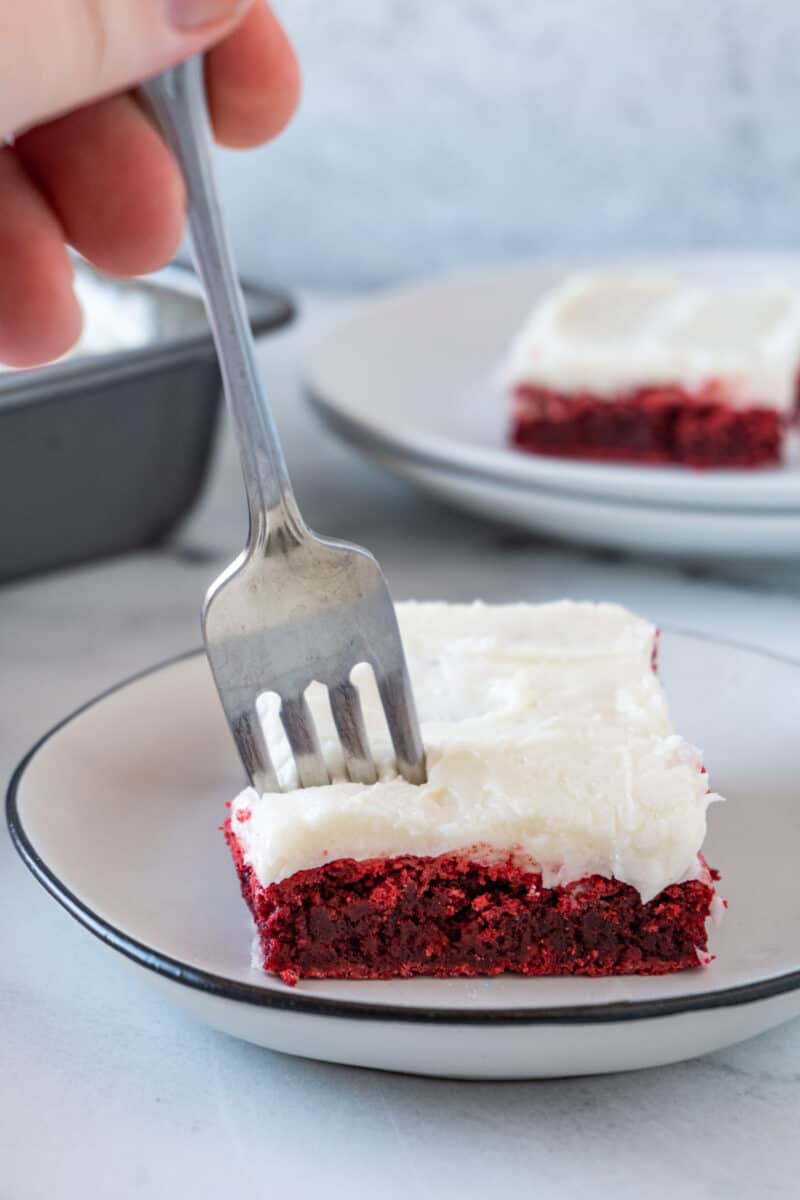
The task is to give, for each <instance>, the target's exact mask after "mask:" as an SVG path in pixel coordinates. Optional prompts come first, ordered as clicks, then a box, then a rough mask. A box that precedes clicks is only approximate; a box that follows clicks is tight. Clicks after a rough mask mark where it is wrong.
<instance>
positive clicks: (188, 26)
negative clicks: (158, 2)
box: [166, 0, 250, 33]
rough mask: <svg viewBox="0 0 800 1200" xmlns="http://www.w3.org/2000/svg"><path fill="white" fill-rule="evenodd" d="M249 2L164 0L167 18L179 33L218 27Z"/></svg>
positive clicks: (240, 0) (236, 0)
mask: <svg viewBox="0 0 800 1200" xmlns="http://www.w3.org/2000/svg"><path fill="white" fill-rule="evenodd" d="M249 3H250V0H166V5H167V18H168V20H169V22H170V24H171V25H172V26H173V27H174V28H175V29H177V30H179V31H180V32H181V33H192V32H193V31H194V30H197V29H204V28H205V27H206V26H207V25H220V24H221V23H222V22H223V21H229V20H231V18H232V17H235V16H236V14H237V13H239V12H242V11H243V10H244V9H245V8H247V7H248V5H249Z"/></svg>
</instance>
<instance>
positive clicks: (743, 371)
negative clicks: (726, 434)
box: [505, 271, 800, 413]
mask: <svg viewBox="0 0 800 1200" xmlns="http://www.w3.org/2000/svg"><path fill="white" fill-rule="evenodd" d="M799 367H800V290H797V289H795V288H792V287H789V286H785V285H781V284H760V285H751V286H747V287H746V286H741V287H722V286H716V287H713V286H705V287H701V286H698V285H696V284H690V283H684V282H681V281H680V280H678V279H674V278H672V277H670V276H666V275H650V274H644V273H641V272H637V271H629V272H622V271H618V272H598V273H594V274H585V275H574V276H572V277H570V278H568V279H566V280H565V281H564V282H563V283H562V284H561V285H560V286H559V287H557V288H555V289H554V290H553V291H552V292H550V293H549V294H548V295H547V296H545V297H544V299H542V300H541V302H540V303H539V304H537V305H536V307H535V308H534V310H533V312H532V313H531V315H530V317H529V319H528V321H527V323H526V324H525V326H524V327H523V329H522V331H521V332H520V334H519V335H518V336H517V338H516V339H515V340H514V342H513V344H512V347H511V353H510V356H509V360H508V364H507V368H506V371H505V378H506V382H507V383H508V384H509V385H511V386H514V385H517V384H520V383H533V384H537V385H539V386H541V387H546V388H550V389H552V390H553V391H559V392H566V393H570V392H576V391H583V390H586V391H591V392H592V393H593V394H595V395H597V396H600V397H603V396H605V397H610V396H612V395H614V394H616V393H619V392H624V391H628V390H631V389H634V388H638V387H644V386H647V385H650V384H654V385H655V384H670V383H672V384H681V385H682V386H685V387H686V388H687V389H688V390H689V391H699V390H700V389H701V388H702V387H703V386H704V385H706V384H709V383H711V382H717V383H721V384H722V385H723V387H724V388H725V399H726V400H727V401H728V402H729V403H731V404H733V405H739V406H745V405H747V406H749V405H755V406H759V407H769V408H776V409H779V410H780V411H781V412H785V413H788V412H790V411H791V410H792V408H793V406H794V403H795V391H796V374H797V371H798V368H799Z"/></svg>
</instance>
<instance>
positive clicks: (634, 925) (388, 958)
mask: <svg viewBox="0 0 800 1200" xmlns="http://www.w3.org/2000/svg"><path fill="white" fill-rule="evenodd" d="M224 829H225V837H226V839H227V841H228V845H229V847H230V850H231V853H232V855H233V859H234V863H235V865H236V870H237V872H238V874H239V879H240V883H241V889H242V895H243V896H244V899H245V901H246V902H247V905H248V907H249V909H250V911H251V913H252V915H253V919H254V921H255V924H256V928H257V930H258V936H259V940H260V944H261V952H262V955H263V967H264V969H265V970H266V971H271V972H273V973H275V974H277V975H280V977H281V978H282V979H283V981H284V982H285V983H289V984H294V983H296V982H297V981H298V979H302V978H306V979H309V978H311V979H313V978H336V979H392V978H397V977H408V976H411V975H438V976H448V977H452V976H457V975H465V976H475V975H499V974H500V973H501V972H503V971H511V972H515V973H517V974H521V975H630V974H637V975H663V974H667V973H669V972H672V971H679V970H682V969H684V968H687V967H697V966H700V965H701V964H703V963H706V962H708V961H710V956H709V954H708V951H707V936H706V921H707V919H708V917H709V913H710V909H711V902H712V899H713V897H714V887H713V881H714V880H715V879H717V878H719V876H718V874H717V872H715V871H711V870H709V869H708V868H707V867H706V865H705V863H704V862H703V869H704V870H703V878H701V879H697V880H691V881H688V882H686V883H676V884H672V885H671V886H670V887H667V888H665V889H664V891H663V892H661V893H660V894H659V895H658V896H656V897H655V898H654V899H653V900H650V901H649V902H648V903H647V904H642V902H641V898H640V896H639V893H638V892H637V891H636V889H635V888H633V887H630V886H629V885H628V884H625V883H620V882H619V881H617V880H614V879H605V878H603V877H601V876H599V875H591V876H587V877H586V878H585V879H581V880H578V881H576V882H574V883H569V884H565V885H564V886H560V887H553V888H545V887H543V886H542V877H541V875H540V874H538V873H536V872H534V871H532V870H529V869H525V868H524V867H521V866H519V865H518V864H517V863H515V861H514V858H513V856H509V857H508V858H507V859H505V860H503V861H499V862H493V863H491V864H484V863H480V862H476V861H474V860H472V859H471V858H470V857H469V856H468V855H467V854H444V855H441V856H439V857H437V858H422V857H418V856H415V855H402V856H398V857H396V858H374V859H369V860H367V861H363V862H357V861H355V860H354V859H338V860H336V861H334V862H330V863H326V864H325V865H324V866H321V867H317V868H315V869H313V870H308V871H298V872H296V874H294V875H291V876H290V877H289V878H288V879H284V880H281V882H280V883H274V884H271V885H270V886H268V887H262V885H261V884H260V883H259V882H258V880H257V879H256V877H255V875H254V873H253V871H252V870H251V869H250V867H248V866H247V864H246V863H245V862H244V860H243V857H242V851H241V848H240V846H239V843H238V841H237V838H236V834H235V831H234V830H233V827H232V825H231V821H230V819H228V820H227V821H226V823H225V826H224ZM701 861H702V860H701Z"/></svg>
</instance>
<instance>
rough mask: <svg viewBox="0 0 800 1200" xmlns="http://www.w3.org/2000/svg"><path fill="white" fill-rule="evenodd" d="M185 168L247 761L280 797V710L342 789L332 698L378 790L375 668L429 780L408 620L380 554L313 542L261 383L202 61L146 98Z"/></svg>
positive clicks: (307, 779)
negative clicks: (229, 538) (217, 440)
mask: <svg viewBox="0 0 800 1200" xmlns="http://www.w3.org/2000/svg"><path fill="white" fill-rule="evenodd" d="M143 90H144V93H145V95H146V97H147V98H148V100H149V102H150V104H151V107H152V108H153V110H154V113H155V115H156V117H157V119H158V121H159V122H160V124H161V127H162V129H163V131H164V134H165V136H166V139H167V141H168V143H169V144H170V145H171V147H172V149H173V151H174V153H175V155H176V157H177V159H178V162H179V163H180V166H181V169H182V171H183V175H184V178H185V180H186V187H187V192H188V197H189V230H190V234H191V240H192V246H193V251H194V258H195V263H196V267H197V271H198V274H199V276H200V279H201V281H202V283H203V286H204V289H205V296H206V303H207V306H208V310H209V317H210V320H211V326H212V329H213V331H214V339H215V342H216V346H217V353H218V355H219V360H220V365H221V368H222V377H223V380H224V384H225V392H226V395H227V397H228V404H229V408H230V413H231V417H232V419H233V427H234V431H235V434H236V438H237V441H238V445H239V453H240V455H241V459H242V470H243V474H244V485H245V491H246V493H247V504H248V508H249V513H250V534H249V538H248V544H247V547H246V549H245V550H244V552H243V553H242V554H240V555H239V557H238V558H237V559H235V561H234V562H232V563H231V564H230V566H229V567H228V568H227V569H226V570H225V571H223V573H222V575H220V577H219V578H218V579H217V580H216V581H215V582H214V583H213V584H212V585H211V588H210V590H209V592H208V595H207V597H206V601H205V606H204V609H203V635H204V638H205V644H206V650H207V652H208V658H209V661H210V663H211V669H212V671H213V674H214V679H215V681H216V685H217V688H218V690H219V694H220V699H221V700H222V705H223V707H224V709H225V713H226V715H227V718H228V723H229V725H230V727H231V732H232V733H233V736H234V739H235V741H236V745H237V747H238V750H239V754H240V756H241V759H242V763H243V764H244V767H245V770H246V771H247V774H248V775H249V777H250V779H251V781H252V783H253V785H254V786H255V787H256V788H258V790H259V791H278V790H279V783H278V778H277V775H276V772H275V769H274V767H273V764H272V760H271V757H270V752H269V748H268V746H267V744H266V739H265V737H264V733H263V729H262V726H261V722H260V720H259V717H258V713H257V711H256V701H257V699H258V697H259V696H261V695H262V694H263V693H265V692H275V693H277V695H278V696H279V698H280V701H281V709H280V717H281V722H282V724H283V727H284V729H285V731H286V736H287V739H288V742H289V745H290V747H291V750H292V753H293V755H294V759H295V763H296V766H297V773H298V777H299V780H300V784H301V786H303V787H314V786H318V785H321V784H326V783H328V782H329V775H328V770H327V767H326V763H325V760H324V757H323V754H322V751H321V749H320V743H319V738H318V735H317V731H316V729H315V725H314V721H313V718H312V716H311V712H310V710H309V706H308V702H307V700H306V697H305V692H306V689H307V688H308V686H309V685H310V684H311V683H312V681H318V682H319V683H321V684H323V685H325V686H326V687H327V688H328V692H329V696H330V702H331V712H332V715H333V719H334V724H335V726H336V730H337V733H338V735H339V739H340V741H341V743H342V748H343V750H344V759H345V766H346V770H347V774H348V776H349V778H350V779H351V780H353V781H355V782H358V783H372V782H374V781H375V779H376V777H377V776H376V769H375V764H374V761H373V758H372V754H371V751H370V747H369V743H368V739H367V733H366V729H365V725H364V718H363V713H362V708H361V702H360V699H359V693H358V690H357V688H356V687H355V685H354V684H353V682H352V680H351V674H352V671H353V668H354V667H355V666H356V665H357V664H358V663H361V662H366V663H369V664H370V665H371V666H372V668H373V670H374V672H375V678H376V682H377V685H378V690H379V693H380V697H381V701H382V704H383V708H384V712H385V714H386V719H387V723H388V726H389V733H390V735H391V739H392V744H393V746H394V752H395V756H396V760H397V767H398V769H399V771H400V772H401V773H402V774H403V775H404V776H405V778H406V779H408V780H409V781H410V782H412V783H422V782H424V780H425V757H424V751H423V747H422V739H421V737H420V732H419V724H418V721H417V715H416V710H415V706H414V697H413V693H412V690H411V683H410V680H409V676H408V670H407V667H406V661H405V655H404V652H403V645H402V641H401V639H400V631H399V629H398V625H397V618H396V616H395V611H394V607H393V605H392V601H391V597H390V596H389V591H388V588H387V586H386V581H385V580H384V578H383V575H382V574H381V570H380V567H379V566H378V564H377V562H376V561H375V559H374V558H373V557H372V555H371V554H369V552H368V551H366V550H363V549H361V547H359V546H351V545H348V544H347V543H346V542H338V541H333V540H331V539H328V538H322V537H318V536H317V535H316V534H314V533H312V532H311V530H310V529H309V528H308V526H307V525H306V524H305V522H304V521H303V518H302V516H301V515H300V511H299V509H298V507H297V503H296V501H295V498H294V493H293V492H292V487H291V484H290V482H289V475H288V472H287V469H286V463H285V461H284V457H283V451H282V450H281V445H280V441H279V439H278V432H277V429H276V428H275V424H274V422H273V420H272V415H271V413H270V409H269V405H268V404H267V400H266V397H265V396H264V394H263V392H262V390H261V385H260V382H259V377H258V372H257V370H256V366H255V360H254V355H253V339H252V334H251V332H250V326H249V323H248V320H247V315H246V312H245V307H244V301H243V298H242V293H241V289H240V287H239V283H238V279H237V275H236V269H235V266H234V261H233V255H232V252H231V249H230V245H229V243H228V239H227V236H226V233H225V228H224V224H223V219H222V212H221V209H220V205H219V200H218V197H217V192H216V186H215V182H214V176H213V170H212V165H211V154H210V142H211V139H210V133H209V122H208V114H207V109H206V97H205V85H204V78H203V62H202V59H201V58H194V59H190V60H189V61H188V62H185V63H182V64H181V65H179V66H177V67H174V68H172V69H171V70H168V71H166V72H164V73H163V74H161V75H159V76H157V77H155V78H154V79H152V80H150V81H148V82H147V83H145V84H144V85H143Z"/></svg>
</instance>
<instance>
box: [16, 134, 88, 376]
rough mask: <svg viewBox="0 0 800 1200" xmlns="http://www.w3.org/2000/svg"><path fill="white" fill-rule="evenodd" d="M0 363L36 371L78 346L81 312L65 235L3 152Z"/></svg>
mask: <svg viewBox="0 0 800 1200" xmlns="http://www.w3.org/2000/svg"><path fill="white" fill-rule="evenodd" d="M0 212H2V214H3V219H2V221H0V263H2V264H3V269H2V271H0V362H5V363H7V364H8V365H9V366H13V367H27V366H33V365H35V364H36V363H39V362H47V361H48V359H51V358H57V357H58V356H59V355H60V354H63V353H64V352H65V351H66V350H68V349H69V347H70V346H71V345H72V344H73V342H75V341H76V340H77V338H78V336H79V334H80V329H81V312H80V308H79V307H78V302H77V300H76V299H75V295H74V293H73V291H72V264H71V263H70V261H69V258H68V256H67V252H66V249H65V247H64V231H63V230H62V229H61V227H60V225H59V223H58V220H57V219H56V217H55V215H54V213H53V211H52V209H51V208H50V207H49V205H48V204H47V202H46V200H45V199H44V197H43V196H42V195H41V193H40V192H39V190H38V188H37V187H36V185H35V184H34V183H33V181H32V180H31V179H30V177H29V176H28V174H27V172H26V171H25V168H24V167H23V166H22V163H21V162H20V160H19V159H18V157H17V155H16V153H15V152H14V151H13V150H11V149H9V148H7V147H6V148H5V149H3V150H0Z"/></svg>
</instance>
